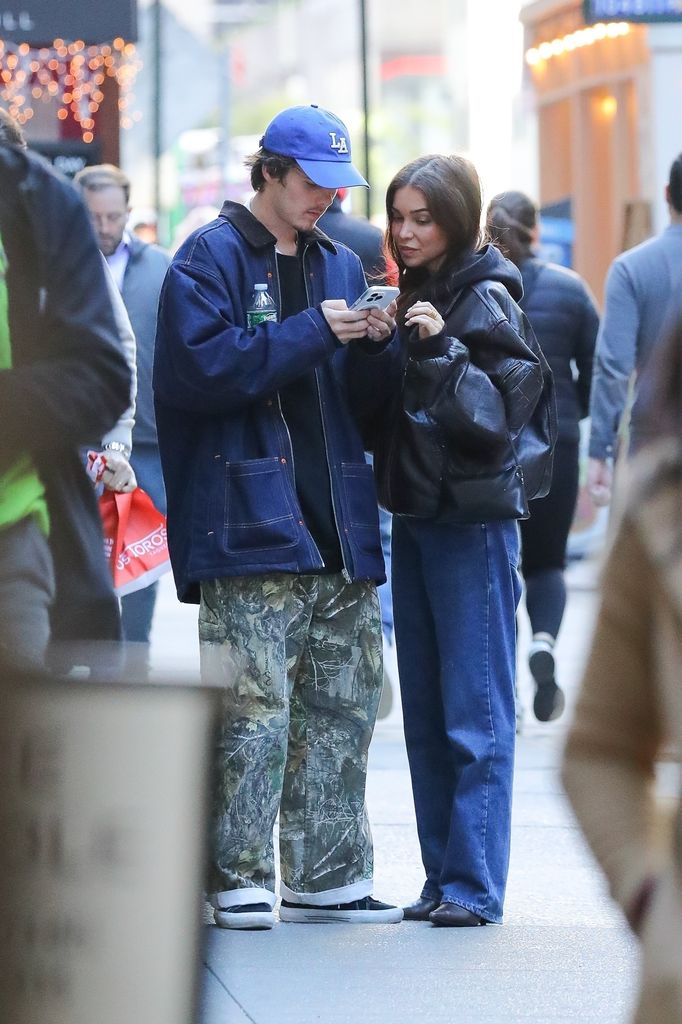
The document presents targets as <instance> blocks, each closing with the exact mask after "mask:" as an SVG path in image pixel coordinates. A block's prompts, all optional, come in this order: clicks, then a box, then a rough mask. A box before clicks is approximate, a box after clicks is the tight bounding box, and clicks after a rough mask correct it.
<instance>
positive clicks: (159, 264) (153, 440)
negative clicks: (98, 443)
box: [74, 164, 169, 678]
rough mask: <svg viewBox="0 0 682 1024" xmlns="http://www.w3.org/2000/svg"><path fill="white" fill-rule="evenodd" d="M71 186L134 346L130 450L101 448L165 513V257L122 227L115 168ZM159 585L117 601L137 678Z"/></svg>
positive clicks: (120, 183) (117, 445)
mask: <svg viewBox="0 0 682 1024" xmlns="http://www.w3.org/2000/svg"><path fill="white" fill-rule="evenodd" d="M74 181H75V184H76V185H77V186H78V188H80V190H81V194H82V195H83V198H84V199H85V203H86V205H87V207H88V209H89V211H90V216H91V218H92V222H93V225H94V227H95V232H96V234H97V238H98V240H99V245H100V249H101V251H102V253H103V255H104V257H105V259H106V261H107V263H108V265H109V269H110V270H111V273H112V274H113V277H114V280H115V282H116V285H117V287H118V289H119V291H120V293H121V295H122V296H123V301H124V303H125V306H126V309H127V311H128V315H129V317H130V322H131V324H132V328H133V332H134V335H135V343H136V356H137V403H136V412H135V427H134V429H133V433H132V452H131V450H130V448H128V446H127V445H124V444H122V443H121V442H116V441H114V442H111V441H110V442H108V444H107V446H106V448H105V450H107V451H110V452H119V453H121V454H123V455H124V456H125V457H126V458H129V459H130V463H131V465H132V467H133V470H134V471H135V476H136V478H137V483H138V484H139V486H140V487H141V488H142V490H143V491H146V493H147V494H148V495H149V496H150V498H151V499H152V501H153V502H154V505H155V506H156V508H157V509H158V510H159V511H160V512H162V513H164V514H165V511H166V495H165V491H164V486H163V474H162V471H161V461H160V458H159V445H158V439H157V434H156V422H155V417H154V399H153V393H152V364H153V360H154V339H155V335H156V316H157V309H158V304H159V295H160V293H161V285H162V284H163V279H164V276H165V273H166V270H167V268H168V264H169V258H168V256H167V255H166V253H165V252H164V251H163V249H160V248H159V247H158V246H156V245H150V244H148V243H146V242H143V241H142V239H140V238H138V237H137V236H136V235H133V234H131V233H130V232H129V231H128V230H127V229H126V222H127V220H128V214H129V199H130V181H129V179H128V177H127V176H126V175H125V174H124V173H123V171H121V170H120V169H119V168H118V167H114V166H112V165H110V164H97V165H94V166H90V167H84V168H83V170H82V171H79V172H78V174H77V175H76V177H75V179H74ZM157 590H158V582H154V583H151V584H150V585H149V586H148V587H144V588H143V589H141V590H137V591H135V592H134V593H132V594H128V595H126V596H125V597H123V598H122V599H121V618H122V621H123V637H124V639H125V641H126V643H127V650H128V660H129V663H130V667H131V670H133V671H134V672H135V675H136V676H137V677H138V678H140V677H142V676H144V675H145V674H146V673H147V672H148V670H149V641H150V635H151V629H152V620H153V617H154V606H155V604H156V595H157Z"/></svg>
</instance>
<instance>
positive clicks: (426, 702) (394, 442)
mask: <svg viewBox="0 0 682 1024" xmlns="http://www.w3.org/2000/svg"><path fill="white" fill-rule="evenodd" d="M386 213H387V218H388V230H387V247H388V249H389V251H390V253H391V255H392V256H393V258H394V259H395V261H396V263H397V265H398V268H399V284H400V298H399V301H398V322H399V324H400V329H401V339H402V344H403V356H404V374H403V381H402V388H401V389H398V392H397V394H398V396H399V397H398V398H397V400H395V401H394V402H393V404H392V407H391V409H390V411H389V413H388V414H387V415H386V416H385V417H384V418H383V421H382V423H381V424H380V427H379V434H378V437H377V438H376V444H375V450H374V469H375V473H376V477H377V483H378V489H379V499H380V501H381V503H382V504H383V505H384V506H385V507H386V508H388V509H389V510H390V511H391V512H392V513H393V549H392V556H393V557H392V582H393V601H394V611H395V628H396V644H397V649H398V671H399V675H400V689H401V695H402V704H403V721H404V728H405V741H406V745H407V753H408V758H409V764H410V774H411V777H412V789H413V794H414V803H415V810H416V816H417V830H418V833H419V841H420V845H421V852H422V860H423V862H424V867H425V870H426V881H425V884H424V887H423V889H422V892H421V896H420V898H419V899H418V900H417V901H416V902H415V903H413V904H411V905H410V906H409V907H407V908H405V917H406V919H408V920H430V921H432V922H433V923H434V924H437V925H444V926H450V927H470V926H475V925H481V924H486V923H488V922H499V921H501V919H502V910H503V902H504V893H505V886H506V880H507V870H508V863H509V841H510V826H511V797H512V775H513V767H514V740H515V704H514V690H515V685H514V684H515V674H516V671H515V670H516V665H515V653H516V640H515V618H516V607H517V604H518V600H519V597H520V593H521V586H520V582H519V578H518V573H517V566H518V560H519V535H518V526H517V523H516V520H517V519H519V518H522V517H523V516H525V515H527V514H528V505H527V501H528V499H529V498H532V497H534V496H535V495H536V494H537V493H543V492H544V491H545V490H546V488H547V486H548V477H549V473H550V471H551V447H552V444H553V441H554V430H555V423H554V417H555V411H554V407H553V401H554V400H553V393H552V383H551V373H550V371H549V367H548V366H547V364H546V362H545V360H544V358H543V356H542V353H541V352H540V349H539V347H538V345H537V342H536V341H535V338H534V336H533V333H532V330H531V329H530V328H529V326H528V322H527V321H526V319H525V317H524V315H523V313H522V312H521V310H520V309H519V307H518V305H517V301H516V300H518V299H519V298H520V297H521V276H520V274H519V272H518V270H517V269H516V267H514V266H513V264H512V263H510V262H509V261H507V260H505V259H504V258H503V257H502V256H501V254H500V252H499V251H498V250H497V249H496V248H495V247H494V246H491V245H482V244H481V233H480V221H481V188H480V183H479V179H478V174H477V172H476V169H475V168H474V166H473V165H472V164H471V163H470V162H469V161H468V160H466V159H464V158H463V157H459V156H449V157H448V156H439V155H431V156H424V157H421V158H419V159H418V160H415V161H413V162H412V163H410V164H408V165H407V166H406V167H404V168H402V170H400V171H399V172H398V173H397V174H396V176H395V177H394V178H393V180H392V181H391V183H390V185H389V187H388V192H387V196H386ZM529 432H532V438H531V437H530V436H529Z"/></svg>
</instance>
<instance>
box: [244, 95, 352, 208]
mask: <svg viewBox="0 0 682 1024" xmlns="http://www.w3.org/2000/svg"><path fill="white" fill-rule="evenodd" d="M260 145H261V146H262V148H263V149H267V150H269V151H270V152H271V153H277V154H278V155H279V156H289V157H292V158H293V159H294V160H295V161H296V163H297V164H298V166H299V167H300V168H301V170H302V171H303V173H304V174H307V175H308V177H309V178H310V180H311V181H314V182H315V184H316V185H320V186H321V187H322V188H350V187H351V186H352V185H364V186H365V188H369V185H368V184H367V182H366V181H365V179H364V178H363V177H362V175H361V174H360V172H359V171H358V170H357V169H356V168H355V167H353V164H352V163H351V159H350V138H349V135H348V129H347V128H346V126H345V124H344V123H343V121H342V120H341V119H340V118H338V117H337V116H336V114H332V113H331V112H330V111H329V110H323V109H322V107H318V106H317V105H316V104H315V103H312V104H311V105H310V106H309V107H288V108H287V109H286V110H282V111H281V112H280V113H279V114H277V116H276V117H274V118H273V119H272V121H271V122H270V124H269V125H268V126H267V128H266V129H265V135H264V136H263V138H262V139H261V140H260Z"/></svg>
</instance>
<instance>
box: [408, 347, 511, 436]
mask: <svg viewBox="0 0 682 1024" xmlns="http://www.w3.org/2000/svg"><path fill="white" fill-rule="evenodd" d="M409 354H410V358H409V359H408V363H407V368H406V371H405V393H404V405H405V409H406V411H408V412H410V413H412V414H416V415H419V407H420V406H421V408H422V409H423V412H424V413H425V414H426V416H427V417H429V418H430V419H431V420H433V421H434V422H435V423H437V424H438V426H440V427H441V428H442V429H443V430H444V431H445V433H446V434H448V435H450V436H451V437H453V438H454V439H456V440H457V441H458V442H459V443H461V444H465V445H468V446H469V445H470V446H474V447H475V448H477V449H480V448H495V447H497V446H498V445H499V444H500V443H502V442H503V441H504V440H505V438H506V437H507V423H506V417H505V408H504V402H503V400H502V395H501V394H500V392H499V390H498V389H497V388H496V387H495V385H494V384H493V382H492V380H491V379H490V377H489V376H488V375H487V374H486V373H485V372H484V371H483V370H481V369H480V368H479V367H478V366H476V365H475V364H474V363H472V361H471V355H470V352H469V349H468V348H467V346H466V345H464V344H463V343H462V342H461V341H460V340H459V339H458V338H449V337H447V336H446V335H445V334H442V335H439V336H438V337H437V338H433V339H429V340H427V341H424V342H420V341H416V342H414V343H411V344H410V345H409Z"/></svg>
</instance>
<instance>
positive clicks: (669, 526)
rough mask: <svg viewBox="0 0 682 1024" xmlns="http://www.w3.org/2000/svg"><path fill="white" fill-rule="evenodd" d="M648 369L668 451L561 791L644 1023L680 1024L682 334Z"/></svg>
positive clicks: (612, 604) (614, 599)
mask: <svg viewBox="0 0 682 1024" xmlns="http://www.w3.org/2000/svg"><path fill="white" fill-rule="evenodd" d="M650 370H651V377H650V379H651V381H652V387H651V390H650V391H649V394H650V396H651V406H650V410H649V412H648V420H647V419H643V422H644V423H645V425H646V426H647V427H651V428H652V429H653V430H655V432H656V435H657V437H658V440H656V441H652V442H648V443H647V444H646V445H645V446H644V447H643V448H642V449H641V450H640V451H639V452H638V453H637V454H636V455H635V456H634V458H633V460H632V462H631V465H630V471H629V473H628V481H627V493H626V494H625V496H622V497H623V500H622V502H621V515H620V516H619V522H618V526H617V532H616V535H615V537H614V539H613V542H612V546H611V548H610V551H609V554H608V558H607V561H606V565H605V568H604V571H603V577H602V582H601V607H600V610H599V615H598V618H597V624H596V629H595V633H594V638H593V641H592V648H591V652H590V656H589V659H588V662H587V667H586V669H585V674H584V677H583V681H582V689H581V691H580V695H579V699H578V703H577V707H576V712H575V719H574V721H573V724H572V727H571V730H570V733H569V736H568V742H567V745H566V751H565V759H564V765H563V781H564V784H565V786H566V789H567V792H568V795H569V797H570V800H571V802H572V804H573V808H574V810H575V812H576V815H577V817H578V820H579V822H580V824H581V826H582V828H583V830H584V832H585V835H586V837H587V840H588V842H589V844H590V846H591V847H592V850H593V852H594V854H595V856H596V857H597V860H598V861H599V863H600V864H601V867H602V868H603V870H604V873H605V874H606V877H607V879H608V882H609V887H610V890H611V894H612V895H613V897H614V899H615V900H617V902H618V903H619V904H620V906H621V908H622V910H623V912H624V914H625V916H626V918H627V920H628V922H629V924H630V926H631V928H632V929H633V931H634V932H635V934H636V935H637V936H638V937H639V939H640V941H641V952H642V969H641V992H640V998H639V1006H638V1009H637V1012H636V1016H635V1020H636V1022H637V1024H679V1021H680V1020H682V957H681V955H680V949H681V948H682V812H681V810H680V808H681V805H680V799H679V796H680V794H679V785H680V783H679V775H678V776H677V794H676V796H675V798H674V802H673V805H672V814H671V813H670V811H671V807H670V804H669V802H668V804H667V805H666V802H665V801H664V800H663V799H662V798H661V797H658V798H657V796H656V786H655V782H656V762H657V760H659V759H661V758H662V756H663V755H664V753H665V751H666V750H667V751H670V749H671V748H672V749H673V750H674V752H675V757H676V758H679V753H680V750H682V321H680V322H678V324H677V326H676V327H675V329H674V331H673V333H672V334H671V336H670V338H669V340H668V341H667V342H664V343H663V346H662V347H661V348H660V349H659V351H658V352H657V354H656V357H655V359H654V361H653V364H650ZM648 373H649V371H647V374H648ZM647 383H648V382H647ZM645 412H646V411H645Z"/></svg>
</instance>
